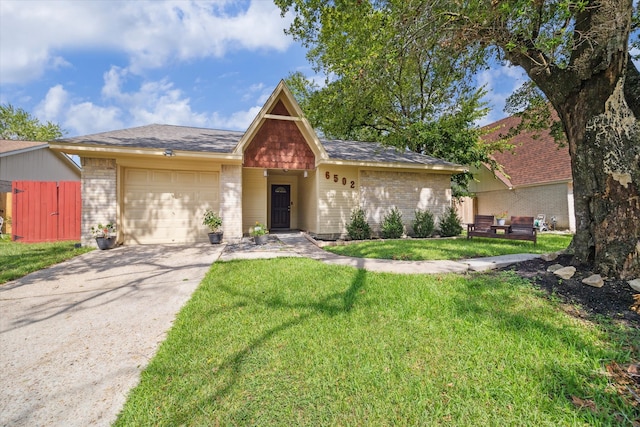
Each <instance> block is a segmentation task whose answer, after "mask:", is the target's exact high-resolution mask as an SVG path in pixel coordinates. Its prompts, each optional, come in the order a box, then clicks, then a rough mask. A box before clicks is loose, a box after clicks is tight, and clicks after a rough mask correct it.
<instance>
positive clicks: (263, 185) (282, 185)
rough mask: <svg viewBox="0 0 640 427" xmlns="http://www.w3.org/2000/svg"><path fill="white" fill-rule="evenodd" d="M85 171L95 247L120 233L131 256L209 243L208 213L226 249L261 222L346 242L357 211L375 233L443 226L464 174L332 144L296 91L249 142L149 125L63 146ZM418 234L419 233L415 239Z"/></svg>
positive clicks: (260, 118) (379, 150)
mask: <svg viewBox="0 0 640 427" xmlns="http://www.w3.org/2000/svg"><path fill="white" fill-rule="evenodd" d="M51 144H52V147H53V148H54V149H55V150H58V151H61V152H65V153H68V154H76V155H78V156H80V158H81V162H82V166H83V168H82V187H83V189H82V191H83V193H82V200H83V219H82V223H83V225H82V229H83V243H85V244H89V243H91V239H90V236H89V234H88V231H89V229H90V227H91V226H92V225H95V224H97V223H99V222H105V221H114V220H115V221H116V222H117V224H118V232H119V239H120V241H122V242H123V243H124V244H150V243H189V242H203V241H207V236H206V234H207V230H206V228H205V227H204V226H203V225H202V216H203V213H204V211H205V210H206V209H207V208H211V209H214V210H216V211H219V212H220V214H221V216H222V218H223V229H224V237H225V240H229V241H233V240H238V239H240V238H241V237H242V236H243V235H246V234H247V233H249V232H250V230H251V228H252V227H253V226H254V225H255V224H256V222H260V223H262V224H266V225H267V227H268V228H269V229H271V230H277V229H281V230H286V229H299V230H305V231H307V232H309V233H311V234H313V235H315V236H318V237H320V238H336V237H339V236H344V235H345V233H346V225H347V223H348V222H349V220H350V216H351V212H352V210H353V209H354V208H357V207H362V208H363V209H364V210H365V211H366V212H367V215H368V221H369V223H370V224H371V225H372V227H373V228H374V230H378V229H379V224H380V222H381V221H382V218H383V217H384V215H385V214H387V212H388V211H389V210H390V209H391V207H393V206H396V207H398V208H399V209H400V211H401V212H402V214H403V218H404V220H405V222H406V223H407V225H409V224H410V222H411V221H412V220H413V218H414V211H415V209H418V208H419V209H429V210H431V211H432V212H433V213H434V214H435V215H436V216H440V215H441V214H442V213H443V212H444V210H445V209H446V208H447V207H449V206H450V204H451V188H450V178H451V175H452V174H454V173H458V172H460V171H462V170H464V168H463V167H462V166H460V165H456V164H453V163H449V162H446V161H443V160H439V159H435V158H432V157H428V156H423V155H420V154H417V153H413V152H407V151H398V150H396V149H393V148H390V147H384V146H382V145H380V144H376V143H365V142H354V141H325V140H322V141H321V140H320V139H319V138H318V136H317V135H316V133H315V132H314V130H313V129H312V128H311V126H310V124H309V122H308V121H307V119H306V118H304V116H303V113H302V111H301V109H300V107H299V106H298V104H297V103H296V101H295V100H294V98H293V96H292V94H291V92H290V91H289V89H288V88H287V87H286V85H285V84H284V82H280V84H279V85H278V86H277V88H276V89H275V91H274V92H273V93H272V95H271V96H270V97H269V99H268V100H267V101H266V103H265V105H264V106H263V108H262V109H261V111H260V113H259V114H258V115H257V117H256V118H255V119H254V121H253V122H252V124H251V125H250V126H249V128H248V129H247V131H246V132H233V131H220V130H210V129H201V128H191V127H182V126H169V125H148V126H142V127H137V128H132V129H125V130H118V131H113V132H105V133H100V134H96V135H89V136H82V137H77V138H70V139H66V140H59V141H55V142H52V143H51ZM408 231H409V232H411V229H410V228H409V229H408Z"/></svg>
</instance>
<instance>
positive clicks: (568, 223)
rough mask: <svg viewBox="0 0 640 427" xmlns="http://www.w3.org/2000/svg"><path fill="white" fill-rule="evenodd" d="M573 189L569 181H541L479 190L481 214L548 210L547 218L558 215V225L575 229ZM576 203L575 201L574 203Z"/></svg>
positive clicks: (517, 214)
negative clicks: (556, 182) (494, 189)
mask: <svg viewBox="0 0 640 427" xmlns="http://www.w3.org/2000/svg"><path fill="white" fill-rule="evenodd" d="M572 198H573V193H571V187H570V185H569V184H568V183H558V184H551V185H539V186H532V187H524V188H519V189H514V190H506V189H505V190H500V191H487V192H482V193H478V198H477V203H478V214H479V215H495V214H496V213H498V212H501V211H505V210H506V211H507V212H508V216H509V217H511V216H533V217H536V216H537V215H538V214H544V215H545V216H546V218H547V222H548V223H551V217H552V216H555V217H556V220H557V228H558V229H570V230H575V225H574V220H573V218H571V217H572V216H573V210H572V209H571V210H570V202H572ZM571 204H572V203H571Z"/></svg>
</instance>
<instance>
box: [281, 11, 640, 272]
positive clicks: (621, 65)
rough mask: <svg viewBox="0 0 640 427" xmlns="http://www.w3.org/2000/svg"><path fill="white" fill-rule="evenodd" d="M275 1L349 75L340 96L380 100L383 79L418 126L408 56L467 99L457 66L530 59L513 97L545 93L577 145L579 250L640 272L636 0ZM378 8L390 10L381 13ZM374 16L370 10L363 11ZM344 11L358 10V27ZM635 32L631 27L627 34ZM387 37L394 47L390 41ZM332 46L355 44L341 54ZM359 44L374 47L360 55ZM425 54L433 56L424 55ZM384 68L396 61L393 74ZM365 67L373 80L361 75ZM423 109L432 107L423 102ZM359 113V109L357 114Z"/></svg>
mask: <svg viewBox="0 0 640 427" xmlns="http://www.w3.org/2000/svg"><path fill="white" fill-rule="evenodd" d="M276 3H277V4H278V5H279V6H280V7H281V8H282V11H283V13H284V12H285V11H289V10H291V11H293V12H294V14H295V17H296V18H295V20H294V23H293V24H292V26H291V29H290V31H291V32H292V34H294V35H295V36H297V37H299V38H300V39H301V40H302V41H303V43H305V45H306V46H307V47H309V48H310V50H309V56H310V58H311V59H315V60H316V61H318V65H319V66H320V67H321V68H322V69H324V70H326V71H328V72H329V73H335V74H336V76H337V80H339V81H340V82H341V84H343V85H344V86H345V87H344V88H341V89H342V91H343V92H339V91H336V92H335V93H336V95H335V97H336V98H339V97H340V96H342V95H343V93H349V92H348V91H349V90H352V91H356V92H355V93H356V94H358V95H360V96H361V98H360V99H361V100H362V102H363V103H372V105H374V106H377V105H379V104H377V101H378V100H379V99H384V97H385V94H384V93H378V92H375V91H373V92H371V91H370V90H369V87H370V86H369V85H373V84H374V83H377V82H379V81H381V80H383V84H382V85H381V86H380V87H382V88H384V89H382V91H383V92H386V93H387V97H388V99H391V100H393V102H392V103H391V104H392V105H393V106H394V107H396V109H395V110H396V111H397V110H399V111H401V112H402V113H403V114H401V115H399V117H400V118H402V119H405V118H406V119H407V123H412V124H413V123H418V126H419V127H421V128H422V127H423V126H424V125H425V123H426V121H424V122H420V120H415V118H416V115H415V113H416V110H413V109H409V110H407V109H405V108H403V107H402V106H403V105H405V104H403V102H402V101H404V100H405V99H407V98H404V95H403V96H399V94H401V93H402V94H404V92H403V91H400V90H398V88H400V87H404V86H403V84H404V83H405V82H406V81H407V80H405V79H404V77H406V76H407V74H406V70H407V69H408V68H410V65H411V64H418V63H419V64H421V65H422V64H425V63H427V62H428V64H429V65H428V69H429V70H437V69H447V67H448V68H449V69H450V71H451V72H452V73H453V74H454V76H453V80H452V81H451V83H450V84H448V83H447V81H446V80H444V81H442V82H440V86H435V88H437V89H438V91H439V92H438V93H442V94H444V96H445V97H446V96H447V94H448V95H449V96H450V97H451V94H454V95H456V96H458V97H459V98H458V99H465V94H467V95H469V96H470V99H473V96H474V95H475V94H476V93H475V92H474V91H473V90H470V89H471V88H470V87H468V85H467V82H468V80H467V78H468V75H467V74H466V73H465V72H460V69H464V70H466V71H469V72H475V71H476V70H477V69H478V67H480V66H482V65H483V64H487V63H488V61H495V60H497V61H498V62H507V63H510V64H512V65H516V66H519V67H522V69H523V70H525V71H526V73H527V75H528V76H529V78H530V79H531V81H532V82H533V85H529V86H528V87H527V88H525V92H523V93H525V94H526V91H528V92H529V95H527V96H521V97H520V98H519V99H516V98H514V100H516V101H517V102H516V104H518V103H519V104H520V105H521V107H522V108H523V109H529V111H531V107H536V106H537V107H539V106H540V105H541V102H540V95H543V96H544V98H546V101H548V102H549V103H550V104H551V105H552V106H553V108H554V109H555V111H556V112H557V114H558V117H559V119H560V122H561V131H562V133H564V135H565V136H566V140H567V144H568V146H569V153H570V155H571V164H572V174H573V188H574V203H575V215H576V223H577V225H578V226H577V230H576V235H575V237H574V240H573V243H572V246H573V249H574V251H575V258H574V259H575V261H576V262H577V263H588V264H593V266H594V270H596V271H598V272H601V273H604V274H606V275H612V276H619V277H622V278H626V277H640V249H638V248H640V221H638V218H640V203H638V200H640V194H639V193H640V192H639V188H640V163H639V162H638V159H639V158H640V124H639V121H638V118H639V117H640V73H638V70H637V68H636V66H635V64H634V63H633V62H632V61H631V60H630V53H629V51H630V46H631V44H633V43H635V44H636V46H637V44H638V38H637V32H638V23H639V21H640V20H639V18H638V6H637V5H636V7H634V6H633V3H632V0H575V1H574V0H534V1H531V0H479V1H470V2H456V1H450V0H437V1H436V0H369V1H367V0H351V1H348V0H345V1H339V2H331V3H326V2H324V1H322V0H276ZM377 12H380V13H381V15H384V17H378V18H377V19H376V17H377V16H378V15H377ZM369 16H373V17H374V19H372V20H370V21H367V19H363V18H362V17H369ZM351 20H352V21H351ZM343 21H345V22H346V21H349V22H353V28H350V27H349V25H348V24H347V23H343ZM630 34H635V37H634V38H633V39H632V40H631V42H630V40H629V39H630V37H629V36H630ZM367 37H368V39H367ZM329 42H331V43H329ZM385 42H386V44H385ZM389 46H397V47H398V49H396V50H394V49H391V50H389V49H388V47H389ZM363 49H364V50H363ZM336 52H337V53H340V52H345V53H347V55H345V56H341V58H342V61H336V64H337V66H333V62H334V61H333V58H334V56H335V55H337V53H336ZM360 52H367V54H366V55H362V56H360V55H359V53H360ZM434 52H435V53H434ZM425 57H427V58H428V61H427V62H425V61H423V60H422V58H425ZM401 58H402V59H401ZM405 58H407V60H406V62H405ZM452 58H453V61H452ZM327 64H331V65H332V66H331V67H327ZM343 70H349V73H344V74H343ZM388 70H392V71H393V72H392V73H387V74H385V72H386V71H388ZM424 75H425V74H420V73H418V74H417V75H416V74H414V79H413V80H411V84H409V86H410V87H415V86H414V85H415V83H416V81H418V82H420V81H421V80H420V79H421V77H422V76H424ZM398 76H402V77H403V78H402V79H398ZM393 77H395V78H396V80H395V81H394V85H392V86H386V87H385V86H384V83H385V82H384V81H386V80H392V78H393ZM365 78H366V79H367V83H366V84H364V85H362V86H359V83H360V82H361V81H363V80H364V79H365ZM416 79H417V80H416ZM455 82H458V83H455ZM352 86H355V87H356V88H355V89H354V88H353V87H352ZM394 89H395V90H394ZM411 93H412V94H414V95H415V94H416V92H415V91H414V92H411ZM424 93H429V92H428V91H427V92H423V93H421V94H420V95H416V98H413V99H417V98H421V99H424V100H425V102H426V103H430V102H433V101H435V103H434V104H433V105H436V108H435V111H439V112H442V111H445V112H450V111H452V110H451V109H446V108H445V109H442V108H440V107H438V103H437V99H435V98H434V99H432V98H428V97H426V98H424V96H423V95H424ZM531 94H537V96H530V95H531ZM409 98H411V97H410V96H409ZM442 99H443V104H442V105H444V106H447V103H446V100H444V98H442ZM410 104H411V105H413V106H414V107H415V106H416V105H420V104H419V103H418V104H415V103H410ZM387 105H389V104H387ZM407 105H408V104H407ZM349 107H350V106H349ZM537 109H538V113H535V114H530V115H529V117H530V118H533V119H534V120H535V121H537V122H538V125H545V123H546V125H547V126H549V125H550V121H549V120H548V118H549V117H551V115H549V116H548V117H545V116H544V115H543V116H540V115H539V113H540V112H541V111H542V110H541V109H540V108H537ZM372 110H373V111H374V112H375V111H377V112H378V113H380V112H384V111H386V110H385V109H384V108H383V109H382V110H375V109H372ZM355 111H358V110H355ZM355 111H353V113H354V114H355ZM425 111H427V112H429V111H433V110H430V109H429V108H428V107H426V108H425ZM453 111H455V109H454V110H453ZM344 112H346V113H349V114H346V115H345V116H344V118H345V119H347V118H351V117H352V114H351V113H352V111H351V110H349V111H346V109H345V110H344ZM362 116H363V114H362V113H358V115H356V118H360V117H362ZM418 117H420V116H418ZM429 118H431V117H429ZM379 123H382V122H380V121H379V122H377V124H379ZM396 123H401V121H396ZM411 128H412V127H411V126H407V127H403V129H411ZM385 131H388V130H386V129H385ZM383 134H384V131H383ZM418 135H433V133H431V132H427V133H426V134H424V133H422V132H419V133H418ZM541 167H544V165H541ZM622 230H624V233H621V231H622Z"/></svg>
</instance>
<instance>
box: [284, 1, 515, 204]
mask: <svg viewBox="0 0 640 427" xmlns="http://www.w3.org/2000/svg"><path fill="white" fill-rule="evenodd" d="M398 4H401V3H398ZM351 6H353V5H351ZM310 7H311V8H310V9H305V10H302V9H300V10H299V12H300V14H301V18H300V19H298V20H297V21H296V23H295V24H294V25H293V26H292V27H291V28H290V31H291V33H292V34H294V35H295V36H296V37H297V38H298V39H300V40H302V41H303V42H304V43H305V44H306V45H307V46H308V47H309V51H308V57H309V59H310V60H311V61H312V62H313V63H314V64H315V66H316V67H317V69H319V70H321V71H322V72H323V73H324V74H325V75H326V76H328V78H327V81H326V82H325V85H324V86H322V87H318V86H314V85H312V84H310V83H309V82H308V81H307V80H305V77H304V76H303V75H302V74H301V73H294V74H292V75H291V76H289V78H288V79H287V83H288V85H289V87H290V88H292V89H293V92H294V95H295V96H296V98H297V100H298V102H299V103H300V105H301V107H302V109H303V110H304V111H305V114H306V115H307V117H308V118H309V120H310V122H311V124H312V125H313V126H314V128H316V129H318V130H319V131H320V132H321V133H322V134H324V136H326V137H329V138H337V139H356V140H359V141H377V142H383V143H386V144H389V145H394V146H397V147H398V148H399V149H402V150H404V149H410V150H413V151H416V152H419V153H424V154H428V155H431V156H435V157H439V158H443V159H446V160H449V161H452V162H456V163H460V164H466V165H472V164H473V165H476V166H480V164H481V163H492V164H494V165H496V166H497V164H496V163H495V162H493V160H492V158H491V157H490V152H491V151H492V149H493V148H495V147H496V146H501V145H504V144H503V143H502V142H501V141H497V142H496V143H494V144H492V145H491V146H488V145H487V144H482V143H480V140H479V138H478V136H479V134H480V130H479V129H477V128H476V127H475V126H474V125H473V124H474V122H475V120H477V119H478V118H480V117H482V116H483V115H484V114H485V112H486V109H485V108H484V107H483V105H482V103H481V101H480V99H481V97H482V95H483V94H484V90H483V88H478V87H476V85H475V82H474V81H473V79H472V74H473V71H474V70H475V69H476V68H477V67H478V66H480V65H481V64H482V58H479V57H478V56H477V55H474V52H472V51H470V50H465V49H459V48H457V47H456V46H453V45H451V44H447V43H442V42H441V39H440V38H439V37H438V36H437V35H432V36H430V37H428V38H427V37H422V38H420V40H419V41H418V40H417V39H416V37H415V32H416V31H417V30H419V28H420V23H419V21H417V20H416V17H417V16H419V15H420V11H419V10H417V11H414V12H413V16H412V17H410V18H409V17H407V16H406V15H405V12H406V11H405V10H404V9H402V8H398V7H395V6H394V5H393V4H391V3H389V4H387V5H383V4H371V3H368V2H360V3H359V4H358V7H339V6H336V7H331V6H324V3H322V2H315V3H313V4H312V5H310ZM315 7H318V10H317V11H318V13H315V11H314V10H312V8H315ZM305 11H306V12H310V13H311V12H313V13H311V15H305ZM409 19H412V20H413V22H412V23H410V22H409ZM427 44H428V47H427V48H425V45H427ZM469 176H470V175H468V174H461V175H458V176H455V177H454V192H455V194H456V195H460V194H464V192H465V188H466V183H467V180H468V178H469ZM456 184H459V185H456Z"/></svg>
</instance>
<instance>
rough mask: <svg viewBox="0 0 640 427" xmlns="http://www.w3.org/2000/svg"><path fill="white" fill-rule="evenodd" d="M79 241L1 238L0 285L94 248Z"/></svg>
mask: <svg viewBox="0 0 640 427" xmlns="http://www.w3.org/2000/svg"><path fill="white" fill-rule="evenodd" d="M76 243H77V242H52V243H17V242H12V241H10V240H8V239H0V285H1V284H3V283H6V282H8V281H10V280H14V279H17V278H19V277H22V276H25V275H27V274H29V273H33V272H34V271H38V270H41V269H43V268H45V267H49V266H50V265H53V264H58V263H60V262H62V261H65V260H67V259H69V258H73V257H74V256H77V255H80V254H83V253H86V252H89V251H91V250H93V249H92V248H88V247H81V248H76V247H75V244H76Z"/></svg>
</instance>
